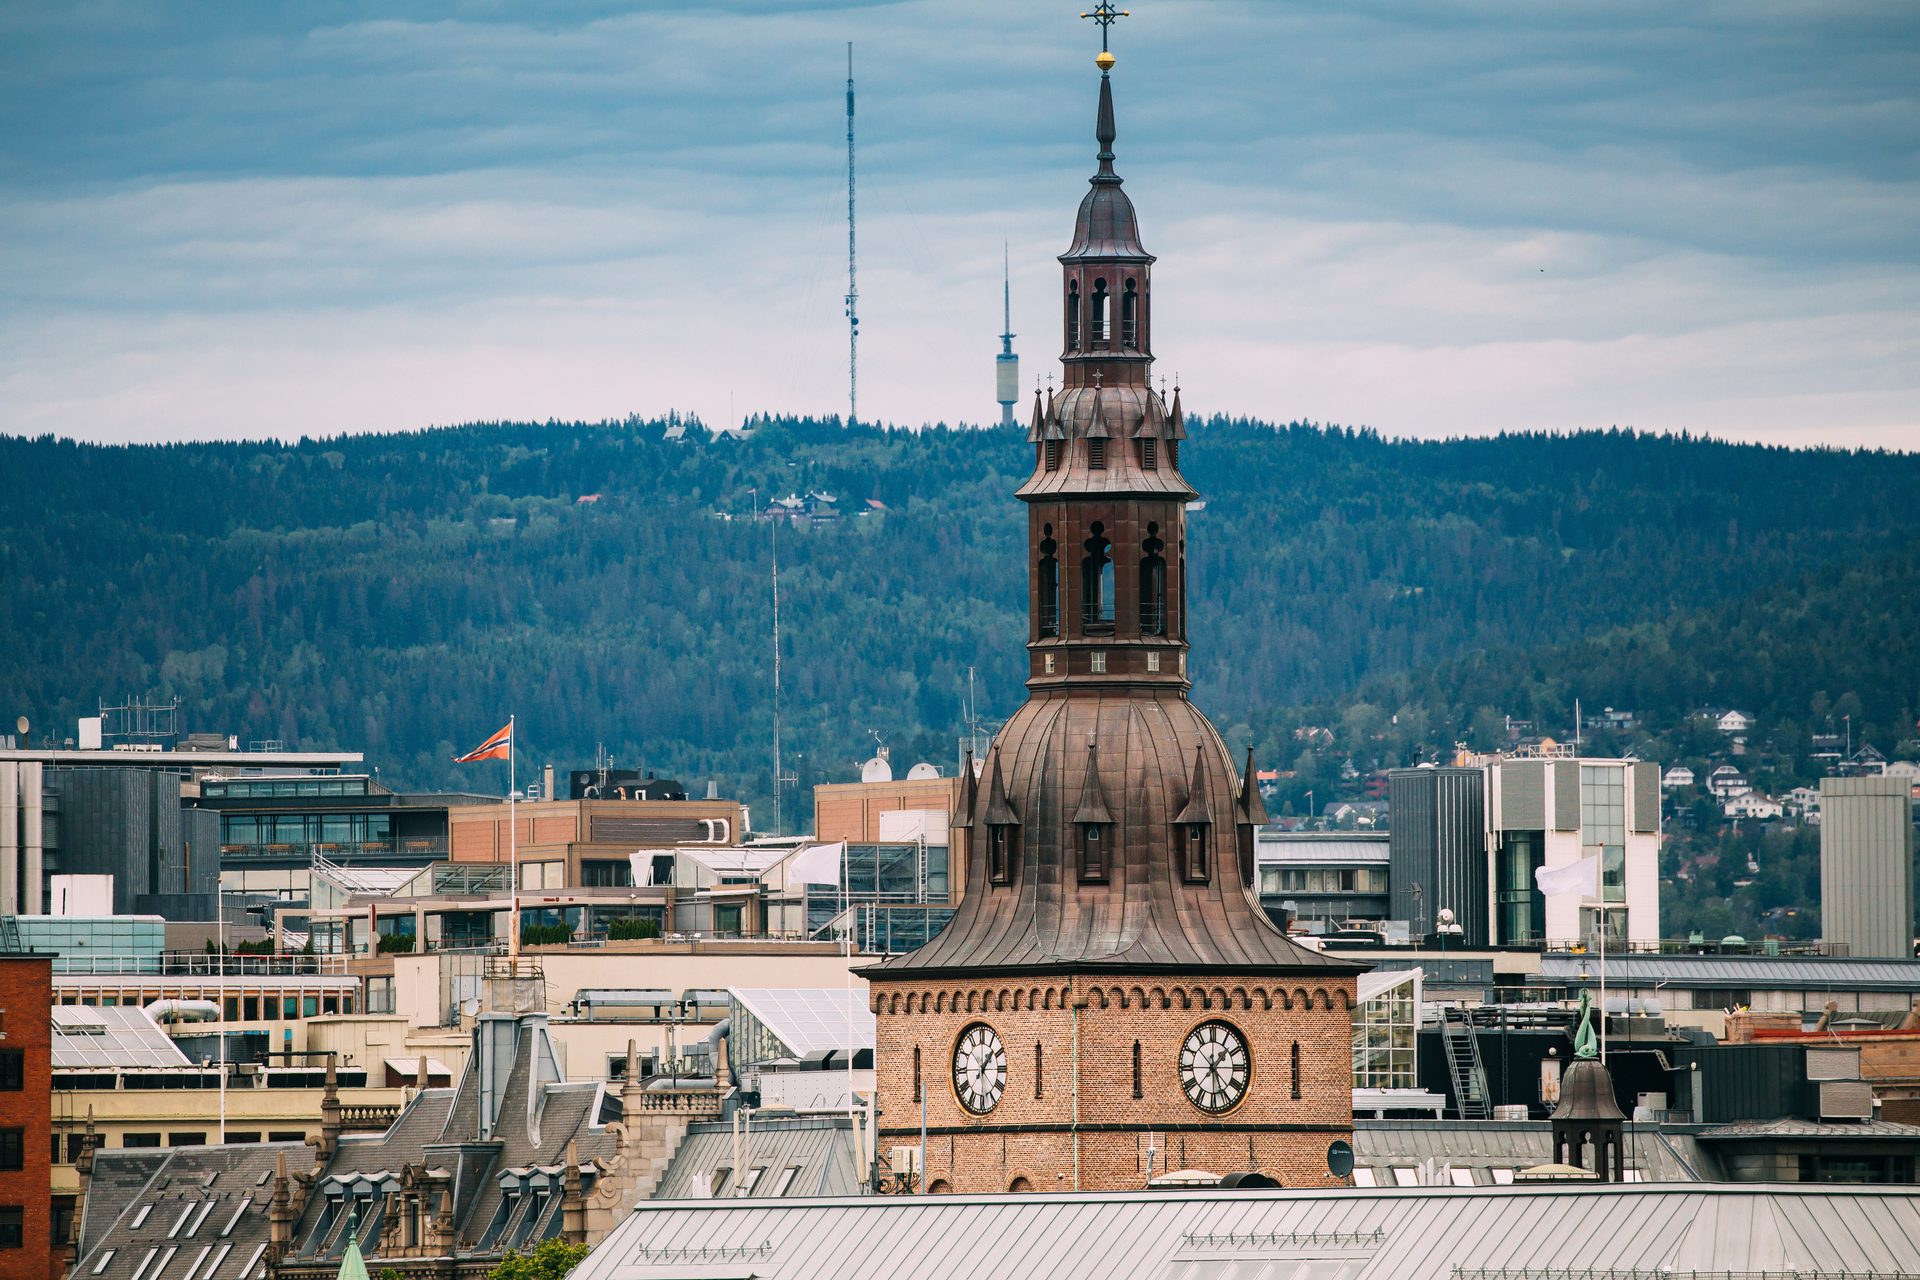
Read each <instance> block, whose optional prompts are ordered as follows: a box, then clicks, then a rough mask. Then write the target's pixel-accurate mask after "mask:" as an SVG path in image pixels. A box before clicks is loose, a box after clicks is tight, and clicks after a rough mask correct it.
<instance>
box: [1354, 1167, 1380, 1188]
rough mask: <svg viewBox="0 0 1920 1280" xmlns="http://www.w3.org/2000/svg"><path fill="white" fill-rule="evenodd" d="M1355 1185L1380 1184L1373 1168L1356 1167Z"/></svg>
mask: <svg viewBox="0 0 1920 1280" xmlns="http://www.w3.org/2000/svg"><path fill="white" fill-rule="evenodd" d="M1353 1185H1354V1186H1356V1187H1375V1186H1378V1185H1380V1184H1379V1182H1378V1180H1377V1179H1375V1178H1374V1176H1373V1170H1371V1169H1355V1170H1354V1171H1353Z"/></svg>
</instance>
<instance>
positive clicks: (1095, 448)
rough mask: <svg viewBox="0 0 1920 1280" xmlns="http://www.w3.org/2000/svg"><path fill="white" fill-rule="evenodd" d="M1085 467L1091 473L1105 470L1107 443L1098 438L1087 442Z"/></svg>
mask: <svg viewBox="0 0 1920 1280" xmlns="http://www.w3.org/2000/svg"><path fill="white" fill-rule="evenodd" d="M1087 467H1088V469H1089V470H1092V471H1105V470H1106V469H1107V442H1106V441H1105V440H1103V439H1101V438H1100V437H1099V436H1095V437H1094V438H1093V439H1091V440H1089V441H1087Z"/></svg>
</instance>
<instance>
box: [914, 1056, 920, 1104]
mask: <svg viewBox="0 0 1920 1280" xmlns="http://www.w3.org/2000/svg"><path fill="white" fill-rule="evenodd" d="M913 1100H914V1101H915V1102H918V1101H920V1046H919V1045H915V1046H913Z"/></svg>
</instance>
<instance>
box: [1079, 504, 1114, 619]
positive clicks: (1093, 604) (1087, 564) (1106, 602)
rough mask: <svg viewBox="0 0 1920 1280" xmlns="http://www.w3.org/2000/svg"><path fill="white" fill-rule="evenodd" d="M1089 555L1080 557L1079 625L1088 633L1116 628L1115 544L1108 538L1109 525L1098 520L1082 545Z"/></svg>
mask: <svg viewBox="0 0 1920 1280" xmlns="http://www.w3.org/2000/svg"><path fill="white" fill-rule="evenodd" d="M1081 546H1082V547H1084V548H1085V549H1086V555H1084V556H1083V557H1081V560H1080V624H1081V625H1082V626H1083V627H1085V628H1086V629H1087V630H1088V631H1089V632H1099V633H1109V632H1111V631H1112V630H1113V544H1112V543H1111V542H1109V541H1107V536H1106V527H1105V526H1104V525H1102V524H1101V523H1100V522H1099V521H1098V520H1096V521H1094V522H1093V528H1092V529H1091V530H1089V531H1088V537H1087V540H1086V541H1085V542H1084V543H1082V544H1081Z"/></svg>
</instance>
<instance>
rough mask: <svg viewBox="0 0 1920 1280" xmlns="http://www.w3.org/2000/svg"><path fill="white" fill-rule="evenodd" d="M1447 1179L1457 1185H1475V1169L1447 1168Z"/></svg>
mask: <svg viewBox="0 0 1920 1280" xmlns="http://www.w3.org/2000/svg"><path fill="white" fill-rule="evenodd" d="M1447 1181H1449V1182H1451V1183H1452V1184H1453V1185H1454V1186H1456V1187H1471V1186H1473V1185H1474V1181H1473V1170H1471V1169H1449V1170H1447Z"/></svg>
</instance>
